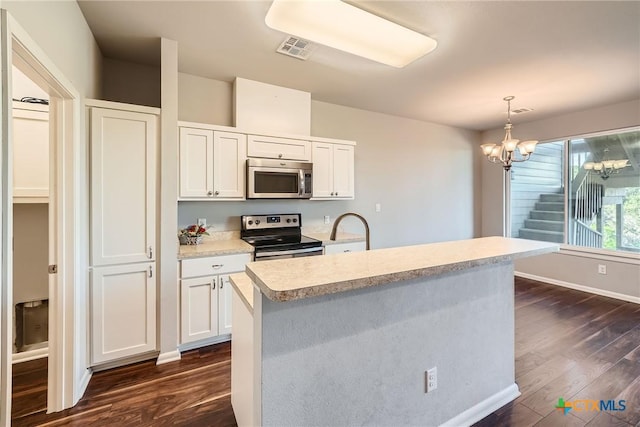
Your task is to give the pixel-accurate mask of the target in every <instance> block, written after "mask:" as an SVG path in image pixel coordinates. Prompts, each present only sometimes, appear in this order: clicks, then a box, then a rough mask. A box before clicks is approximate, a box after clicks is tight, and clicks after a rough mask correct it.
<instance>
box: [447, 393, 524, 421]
mask: <svg viewBox="0 0 640 427" xmlns="http://www.w3.org/2000/svg"><path fill="white" fill-rule="evenodd" d="M518 396H520V390H519V389H518V385H517V384H515V383H513V384H511V385H510V386H509V387H507V388H505V389H503V390H501V391H499V392H497V393H496V394H494V395H492V396H489V397H488V398H486V399H485V400H483V401H482V402H480V403H478V404H477V405H474V406H472V407H471V408H469V409H467V410H466V411H464V412H463V413H461V414H459V415H456V416H455V417H453V418H451V419H450V420H449V421H447V422H445V423H443V424H441V427H460V426H470V425H472V424H473V423H476V422H478V421H480V420H481V419H483V418H484V417H486V416H487V415H489V414H491V413H493V412H495V411H496V410H498V409H500V408H502V407H503V406H504V405H506V404H507V403H509V402H511V401H513V400H514V399H515V398H517V397H518Z"/></svg>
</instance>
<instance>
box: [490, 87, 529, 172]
mask: <svg viewBox="0 0 640 427" xmlns="http://www.w3.org/2000/svg"><path fill="white" fill-rule="evenodd" d="M514 98H515V96H507V97H505V98H503V99H504V100H505V101H507V124H505V125H504V130H505V135H504V139H503V140H502V142H501V143H500V144H482V145H481V146H480V147H481V148H482V152H483V153H484V155H485V156H487V159H488V160H489V161H490V162H492V163H502V167H503V168H504V170H505V171H508V170H509V169H511V165H512V164H513V163H515V162H524V161H525V160H529V158H530V157H531V154H533V152H534V151H535V149H536V144H537V143H538V141H535V140H530V141H520V140H519V139H513V138H512V137H511V128H512V127H513V125H512V124H511V101H513V100H514ZM516 148H517V149H518V152H519V153H520V155H519V156H518V155H516Z"/></svg>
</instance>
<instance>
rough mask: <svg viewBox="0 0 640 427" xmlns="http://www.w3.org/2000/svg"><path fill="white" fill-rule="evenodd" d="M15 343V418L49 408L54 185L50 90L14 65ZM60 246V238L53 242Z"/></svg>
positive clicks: (13, 370)
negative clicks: (51, 201)
mask: <svg viewBox="0 0 640 427" xmlns="http://www.w3.org/2000/svg"><path fill="white" fill-rule="evenodd" d="M12 78H13V79H12V80H13V81H12V89H13V93H12V101H13V102H12V106H13V122H12V125H13V129H12V130H13V132H12V141H13V159H12V160H13V236H14V237H13V313H12V314H13V320H14V323H13V324H14V327H13V341H12V343H13V348H12V353H13V354H12V364H13V365H12V382H13V385H12V404H11V418H12V420H16V419H18V418H20V417H22V416H25V415H28V414H32V413H34V412H41V411H46V409H47V382H48V363H47V362H48V352H49V346H48V344H49V342H48V341H49V326H48V325H49V277H48V266H49V259H50V254H49V247H50V245H49V240H50V238H51V237H54V238H55V236H51V235H50V232H49V224H50V218H53V217H54V216H53V215H52V212H51V211H52V209H51V208H52V205H50V204H49V197H50V196H53V195H54V194H55V187H54V186H52V185H50V184H51V183H55V180H51V179H50V176H49V175H50V171H51V172H52V173H55V164H54V165H52V166H53V167H51V166H50V163H51V156H49V152H50V151H55V147H51V148H52V149H50V145H52V144H55V140H54V139H52V138H50V132H49V94H48V91H49V90H50V88H47V90H43V88H41V87H39V86H38V85H36V84H35V83H34V82H33V81H32V80H30V79H29V78H28V77H27V76H26V75H25V74H24V73H22V72H21V71H20V70H19V69H18V68H16V67H15V66H12ZM51 243H52V245H51V246H52V247H55V242H51Z"/></svg>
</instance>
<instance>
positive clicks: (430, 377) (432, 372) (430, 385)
mask: <svg viewBox="0 0 640 427" xmlns="http://www.w3.org/2000/svg"><path fill="white" fill-rule="evenodd" d="M437 388H438V368H437V367H435V366H434V367H433V368H431V369H429V370H428V371H426V372H425V373H424V392H425V393H429V392H430V391H433V390H435V389H437Z"/></svg>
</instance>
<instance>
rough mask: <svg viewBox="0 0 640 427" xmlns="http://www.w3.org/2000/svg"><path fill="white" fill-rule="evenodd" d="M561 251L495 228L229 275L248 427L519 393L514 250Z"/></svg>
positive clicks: (395, 417) (237, 383) (388, 419)
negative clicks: (429, 381) (429, 379)
mask: <svg viewBox="0 0 640 427" xmlns="http://www.w3.org/2000/svg"><path fill="white" fill-rule="evenodd" d="M557 250H558V246H557V245H555V244H549V243H543V242H534V241H527V240H521V239H509V238H502V237H489V238H481V239H471V240H463V241H456V242H443V243H435V244H428V245H417V246H408V247H402V248H390V249H380V250H374V251H368V252H355V253H347V254H336V255H327V256H320V257H309V258H297V259H290V260H276V261H268V262H258V263H249V264H248V265H247V267H246V275H242V276H237V277H234V276H232V282H233V283H236V285H235V286H236V288H235V289H236V290H237V294H236V295H234V306H233V313H234V323H233V324H234V332H233V338H232V389H231V393H232V404H233V407H234V412H235V414H236V419H237V421H238V425H240V426H244V425H264V426H285V425H292V426H294V425H331V426H340V425H354V424H358V425H363V424H364V425H428V426H435V425H442V424H445V425H468V424H471V423H473V422H474V421H477V420H479V419H481V418H482V417H484V416H485V415H487V414H489V413H491V412H493V411H494V410H496V409H497V408H499V407H501V406H503V405H504V404H506V403H508V402H509V401H511V400H513V399H515V398H516V397H517V396H518V395H519V391H518V387H517V385H516V384H515V381H514V302H513V260H514V259H517V258H522V257H526V256H534V255H540V254H544V253H549V252H553V251H557ZM248 293H253V295H252V301H249V300H250V299H251V298H248ZM236 315H237V316H239V318H238V319H236ZM236 320H237V321H236ZM236 344H237V345H236ZM240 350H242V351H240ZM434 367H436V368H437V388H435V389H433V390H430V391H429V392H428V393H425V391H426V384H425V378H426V374H425V373H426V371H427V370H429V369H431V368H434Z"/></svg>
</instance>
